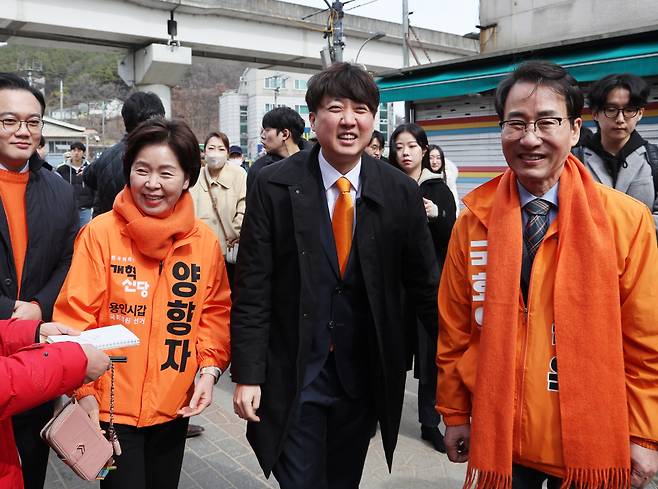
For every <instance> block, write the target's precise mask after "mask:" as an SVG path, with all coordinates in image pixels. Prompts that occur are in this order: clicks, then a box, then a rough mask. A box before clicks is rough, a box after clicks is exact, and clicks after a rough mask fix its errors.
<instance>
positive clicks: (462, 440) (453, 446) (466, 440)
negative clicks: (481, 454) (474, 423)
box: [443, 424, 471, 464]
mask: <svg viewBox="0 0 658 489" xmlns="http://www.w3.org/2000/svg"><path fill="white" fill-rule="evenodd" d="M470 441H471V425H470V424H460V425H457V426H446V434H445V435H444V437H443V443H445V446H446V453H447V454H448V458H449V459H450V461H451V462H455V463H459V464H461V463H464V462H467V461H468V447H469V445H470Z"/></svg>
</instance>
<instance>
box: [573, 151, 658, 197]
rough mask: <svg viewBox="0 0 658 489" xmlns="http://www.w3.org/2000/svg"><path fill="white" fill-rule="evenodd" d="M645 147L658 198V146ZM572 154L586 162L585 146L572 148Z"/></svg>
mask: <svg viewBox="0 0 658 489" xmlns="http://www.w3.org/2000/svg"><path fill="white" fill-rule="evenodd" d="M644 147H645V148H646V150H647V152H646V153H645V155H646V158H647V163H649V166H650V167H651V175H652V176H653V188H654V191H655V193H656V196H658V146H657V145H655V144H652V143H647V144H645V145H644ZM571 153H572V154H573V155H574V156H575V157H576V158H578V159H579V160H580V161H582V162H583V163H584V162H585V147H584V146H574V147H573V148H571Z"/></svg>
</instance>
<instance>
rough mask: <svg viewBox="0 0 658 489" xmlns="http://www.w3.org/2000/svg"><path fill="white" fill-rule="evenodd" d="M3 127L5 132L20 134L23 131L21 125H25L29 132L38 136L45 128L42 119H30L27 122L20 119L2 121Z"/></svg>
mask: <svg viewBox="0 0 658 489" xmlns="http://www.w3.org/2000/svg"><path fill="white" fill-rule="evenodd" d="M0 122H1V123H2V127H3V129H4V130H5V131H10V132H18V131H20V130H21V125H23V124H25V127H27V130H28V131H30V133H32V134H38V133H39V131H41V128H42V127H43V121H42V120H41V119H29V120H27V121H21V120H18V119H0Z"/></svg>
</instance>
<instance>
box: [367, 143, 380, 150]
mask: <svg viewBox="0 0 658 489" xmlns="http://www.w3.org/2000/svg"><path fill="white" fill-rule="evenodd" d="M369 148H370V149H371V150H373V151H381V150H382V147H381V146H380V145H379V144H371V145H370V146H369Z"/></svg>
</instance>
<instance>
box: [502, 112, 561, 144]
mask: <svg viewBox="0 0 658 489" xmlns="http://www.w3.org/2000/svg"><path fill="white" fill-rule="evenodd" d="M567 120H569V118H568V117H540V118H539V119H537V120H536V121H533V122H525V121H522V120H518V119H510V120H507V121H501V122H499V123H498V125H499V126H500V129H501V131H502V135H503V137H505V138H508V139H518V138H522V137H523V136H524V135H525V133H526V132H528V127H529V126H532V128H533V130H534V133H535V135H537V136H550V135H552V134H554V133H556V132H557V131H558V129H559V127H560V126H561V125H562V121H567Z"/></svg>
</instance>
